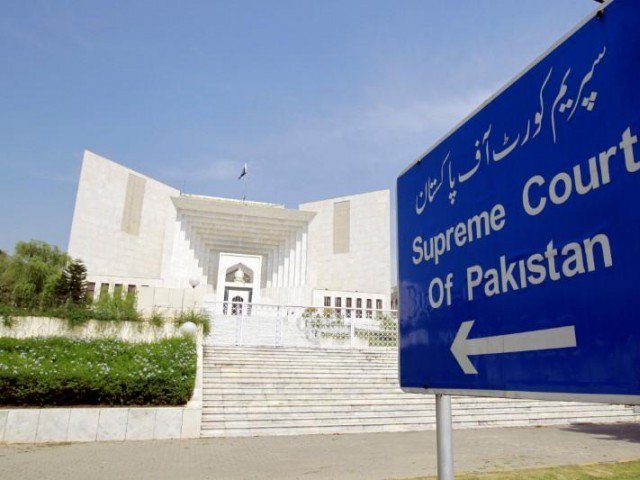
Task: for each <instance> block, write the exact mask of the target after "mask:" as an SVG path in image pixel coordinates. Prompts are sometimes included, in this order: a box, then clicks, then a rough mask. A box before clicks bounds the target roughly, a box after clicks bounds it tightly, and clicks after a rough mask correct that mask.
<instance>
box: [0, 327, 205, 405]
mask: <svg viewBox="0 0 640 480" xmlns="http://www.w3.org/2000/svg"><path fill="white" fill-rule="evenodd" d="M196 363H197V353H196V346H195V342H194V341H193V340H192V339H189V338H171V339H166V340H161V341H158V342H154V343H126V342H120V341H116V340H74V339H67V338H62V337H52V338H30V339H13V338H0V405H11V406H68V405H117V406H123V405H132V406H133V405H136V406H140V405H150V406H151V405H184V404H185V403H186V402H188V401H189V399H190V397H191V394H192V392H193V388H194V385H195V376H196Z"/></svg>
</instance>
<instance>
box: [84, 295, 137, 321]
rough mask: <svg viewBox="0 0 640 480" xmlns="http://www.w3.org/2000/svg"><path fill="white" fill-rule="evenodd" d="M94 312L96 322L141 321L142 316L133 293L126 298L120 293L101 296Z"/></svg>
mask: <svg viewBox="0 0 640 480" xmlns="http://www.w3.org/2000/svg"><path fill="white" fill-rule="evenodd" d="M92 310H93V314H92V318H95V319H96V320H115V321H125V320H126V321H130V322H137V321H140V314H139V313H138V311H137V310H136V296H135V294H133V293H127V294H126V295H125V296H124V298H123V297H122V295H121V294H118V293H114V295H109V294H104V295H100V298H99V299H98V301H97V302H96V303H95V304H94V305H93V308H92Z"/></svg>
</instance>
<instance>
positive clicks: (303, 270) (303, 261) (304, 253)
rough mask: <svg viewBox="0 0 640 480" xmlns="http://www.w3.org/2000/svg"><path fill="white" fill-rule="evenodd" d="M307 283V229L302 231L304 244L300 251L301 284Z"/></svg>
mask: <svg viewBox="0 0 640 480" xmlns="http://www.w3.org/2000/svg"><path fill="white" fill-rule="evenodd" d="M306 284H307V229H306V228H305V229H304V231H303V232H302V245H301V251H300V285H306Z"/></svg>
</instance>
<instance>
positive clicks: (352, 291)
mask: <svg viewBox="0 0 640 480" xmlns="http://www.w3.org/2000/svg"><path fill="white" fill-rule="evenodd" d="M389 201H390V199H389V191H388V190H383V191H376V192H370V193H364V194H358V195H350V196H346V197H340V198H333V199H328V200H322V201H318V202H311V203H305V204H301V205H300V206H299V208H298V209H290V208H285V207H284V206H282V205H277V204H272V203H263V202H252V201H243V200H235V199H227V198H217V197H208V196H201V195H189V194H185V193H183V192H180V191H179V190H177V189H175V188H172V187H170V186H167V185H165V184H163V183H161V182H158V181H156V180H154V179H152V178H149V177H147V176H145V175H142V174H140V173H138V172H135V171H133V170H131V169H129V168H126V167H124V166H122V165H119V164H117V163H115V162H112V161H111V160H108V159H106V158H103V157H101V156H99V155H96V154H94V153H92V152H89V151H86V152H85V154H84V158H83V162H82V170H81V174H80V181H79V184H78V192H77V198H76V205H75V211H74V215H73V223H72V226H71V234H70V239H69V249H68V251H69V254H70V255H71V256H72V257H75V258H80V259H81V260H83V261H84V262H85V264H86V266H87V270H88V282H89V288H90V290H93V291H94V292H95V293H96V294H99V293H100V292H107V291H109V292H111V291H115V290H122V291H134V290H135V291H141V290H142V289H145V288H162V289H190V288H191V287H194V286H195V289H198V290H199V291H201V293H202V295H203V297H204V298H205V300H208V301H216V302H225V301H233V302H242V303H254V304H278V305H303V306H304V305H313V306H318V307H323V306H327V307H329V306H330V307H341V308H370V309H376V308H377V309H389V308H390V304H389V302H390V291H391V285H390V268H391V265H390V262H391V251H390V203H389Z"/></svg>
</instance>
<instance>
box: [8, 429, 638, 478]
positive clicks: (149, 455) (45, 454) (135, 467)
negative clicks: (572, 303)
mask: <svg viewBox="0 0 640 480" xmlns="http://www.w3.org/2000/svg"><path fill="white" fill-rule="evenodd" d="M454 450H455V453H454V455H455V462H456V472H464V471H490V470H500V469H516V468H529V467H543V466H552V465H567V464H585V463H596V462H608V461H618V460H632V459H640V424H615V425H572V426H564V427H541V428H501V429H477V430H455V431H454ZM435 468H436V443H435V432H433V431H428V432H410V433H374V434H351V435H327V436H319V435H318V436H317V435H307V436H297V437H292V436H285V437H249V438H219V439H205V440H182V441H142V442H127V443H123V442H120V443H86V444H57V445H19V446H16V445H12V446H8V445H3V446H0V478H2V479H5V478H6V479H14V478H16V479H18V478H19V479H21V480H31V479H34V480H35V479H38V480H44V479H51V480H53V479H56V480H58V479H59V480H87V479H90V480H103V479H104V480H106V479H109V480H111V479H116V480H134V479H135V480H140V479H154V480H164V479H181V480H190V479H262V478H268V479H298V478H299V479H367V480H377V479H389V478H408V477H415V476H420V475H432V474H435Z"/></svg>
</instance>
